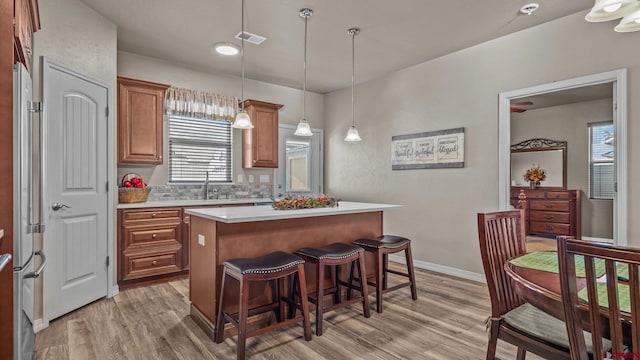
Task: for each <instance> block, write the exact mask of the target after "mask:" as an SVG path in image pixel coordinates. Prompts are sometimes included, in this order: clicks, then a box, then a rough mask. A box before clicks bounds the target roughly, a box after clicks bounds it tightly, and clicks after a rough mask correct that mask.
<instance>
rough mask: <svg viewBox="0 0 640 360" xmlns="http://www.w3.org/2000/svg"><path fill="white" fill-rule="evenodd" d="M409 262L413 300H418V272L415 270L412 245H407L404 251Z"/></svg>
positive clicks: (408, 268)
mask: <svg viewBox="0 0 640 360" xmlns="http://www.w3.org/2000/svg"><path fill="white" fill-rule="evenodd" d="M404 255H405V258H406V262H407V272H408V273H409V281H411V298H412V299H413V300H418V291H417V290H416V272H415V271H414V270H413V255H412V254H411V244H409V245H407V248H406V249H405V250H404Z"/></svg>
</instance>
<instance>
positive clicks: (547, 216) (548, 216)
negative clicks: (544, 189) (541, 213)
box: [544, 215, 556, 220]
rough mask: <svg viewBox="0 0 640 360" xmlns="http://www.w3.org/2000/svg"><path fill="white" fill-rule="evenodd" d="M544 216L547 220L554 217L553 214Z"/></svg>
mask: <svg viewBox="0 0 640 360" xmlns="http://www.w3.org/2000/svg"><path fill="white" fill-rule="evenodd" d="M544 218H545V219H547V220H553V219H555V218H556V217H555V216H551V215H546V216H545V217H544Z"/></svg>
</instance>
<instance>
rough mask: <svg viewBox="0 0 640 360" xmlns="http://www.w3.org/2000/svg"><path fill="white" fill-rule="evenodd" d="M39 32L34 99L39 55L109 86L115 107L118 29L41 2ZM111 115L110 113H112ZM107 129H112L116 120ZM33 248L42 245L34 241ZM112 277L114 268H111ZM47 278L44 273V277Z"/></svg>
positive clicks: (71, 7)
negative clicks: (40, 27)
mask: <svg viewBox="0 0 640 360" xmlns="http://www.w3.org/2000/svg"><path fill="white" fill-rule="evenodd" d="M38 4H39V7H40V21H41V22H42V29H41V30H40V31H38V32H36V33H35V34H34V67H33V87H34V97H35V98H37V99H40V98H41V84H42V78H41V75H40V70H41V66H42V64H41V62H40V60H39V59H40V56H46V57H48V58H49V59H51V60H52V61H54V62H56V63H58V64H61V65H64V66H66V67H68V68H70V69H73V70H75V71H77V72H80V73H82V74H85V75H88V76H90V77H93V78H94V79H97V80H99V81H101V82H103V83H104V84H106V85H107V86H108V87H109V94H108V96H109V107H110V108H111V109H114V108H115V96H114V94H115V89H116V51H117V29H116V26H115V24H113V23H112V22H111V21H109V20H107V19H106V18H105V17H103V16H102V15H100V14H98V13H97V12H95V11H94V10H92V9H91V8H89V7H87V6H86V5H84V4H83V3H82V2H80V1H78V0H40V1H39V2H38ZM112 113H113V112H112ZM110 120H113V121H112V122H111V124H109V126H110V127H111V129H115V117H112V118H111V119H110ZM36 242H37V243H36V248H38V249H39V248H41V247H42V243H41V242H40V241H39V239H37V241H36ZM114 274H115V267H114ZM44 276H46V271H45V275H44ZM41 316H42V281H37V283H36V313H35V317H36V318H40V317H41Z"/></svg>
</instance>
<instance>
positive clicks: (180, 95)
mask: <svg viewBox="0 0 640 360" xmlns="http://www.w3.org/2000/svg"><path fill="white" fill-rule="evenodd" d="M164 103H165V112H166V114H167V115H179V116H188V117H195V118H201V119H215V120H227V121H233V119H234V118H235V116H236V112H237V111H238V98H236V97H235V96H225V95H220V94H214V93H208V92H204V91H196V90H191V89H184V88H176V87H170V88H169V89H167V91H166V94H165V101H164Z"/></svg>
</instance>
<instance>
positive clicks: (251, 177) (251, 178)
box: [249, 175, 253, 183]
mask: <svg viewBox="0 0 640 360" xmlns="http://www.w3.org/2000/svg"><path fill="white" fill-rule="evenodd" d="M249 182H250V183H253V175H249Z"/></svg>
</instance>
